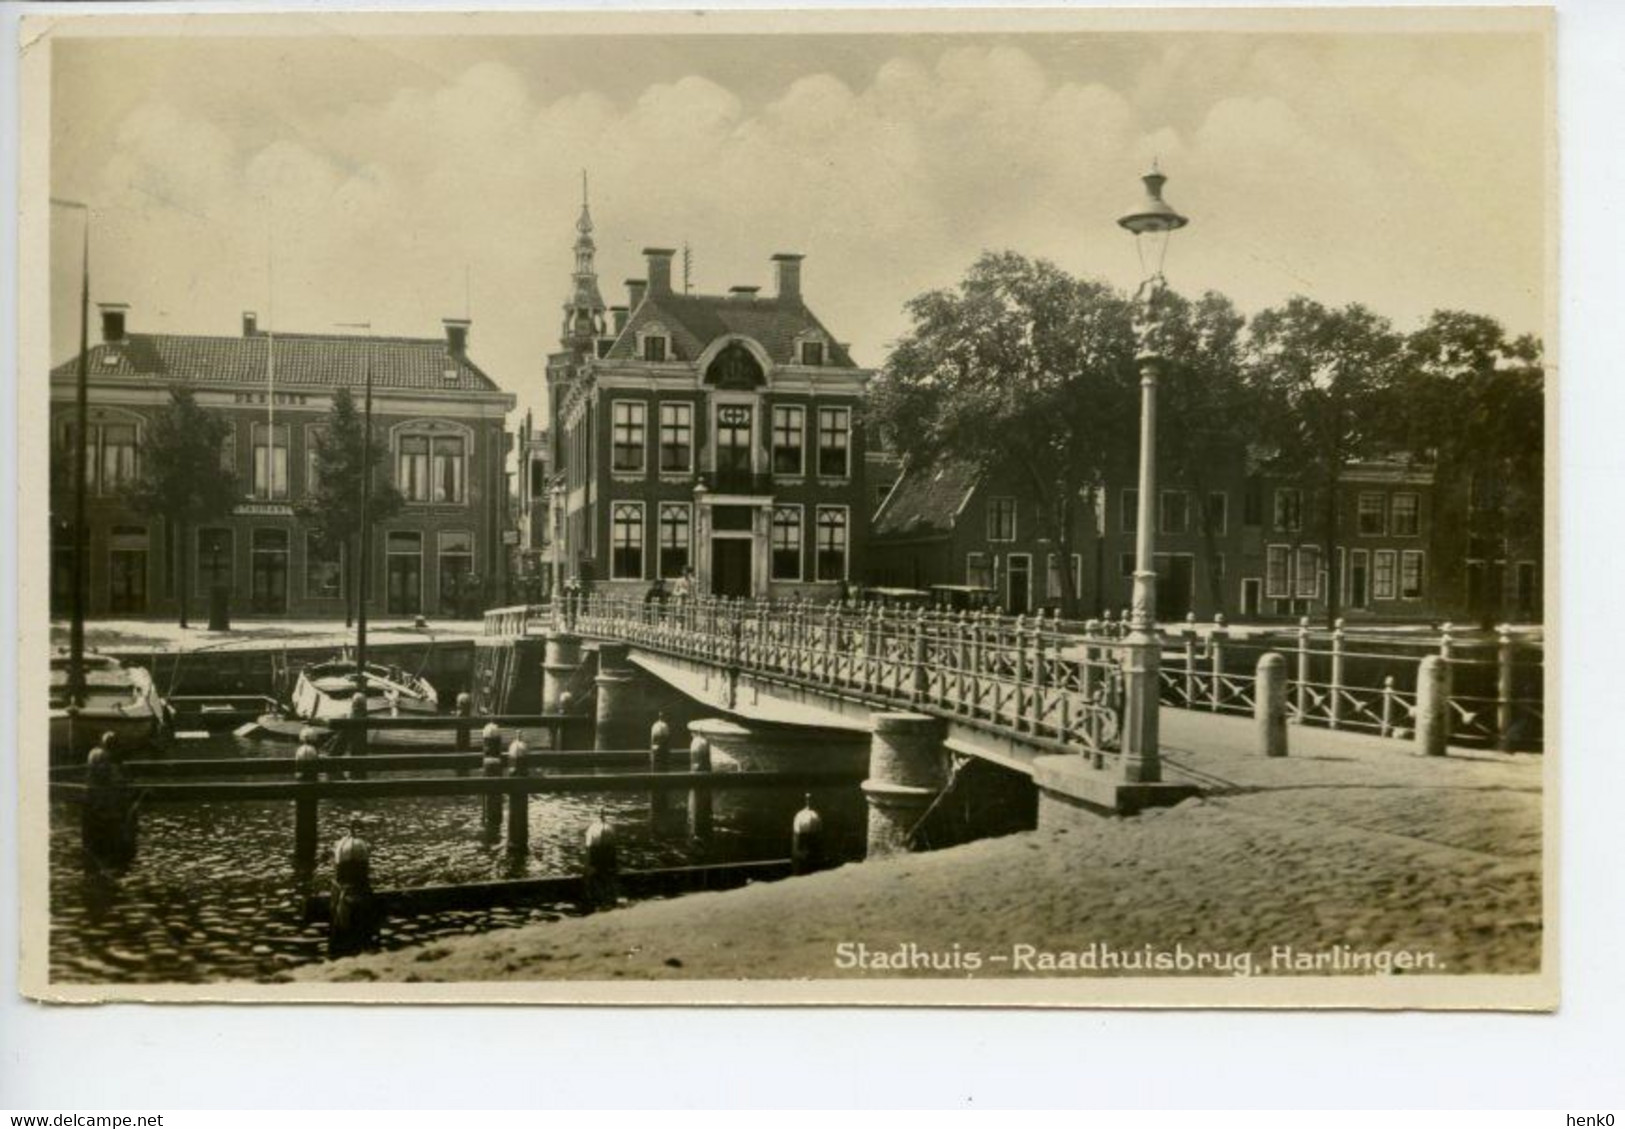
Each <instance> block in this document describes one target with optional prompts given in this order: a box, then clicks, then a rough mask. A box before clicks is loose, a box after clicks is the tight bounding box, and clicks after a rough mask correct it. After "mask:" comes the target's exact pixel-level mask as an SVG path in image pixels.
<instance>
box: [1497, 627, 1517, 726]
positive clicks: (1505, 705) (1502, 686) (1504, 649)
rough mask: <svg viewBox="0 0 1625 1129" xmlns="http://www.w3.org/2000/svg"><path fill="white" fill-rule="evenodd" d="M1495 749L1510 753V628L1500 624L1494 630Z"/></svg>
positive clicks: (1511, 723) (1511, 724)
mask: <svg viewBox="0 0 1625 1129" xmlns="http://www.w3.org/2000/svg"><path fill="white" fill-rule="evenodd" d="M1495 659H1496V662H1495V747H1496V748H1498V749H1500V750H1501V751H1502V752H1503V753H1510V752H1511V751H1512V745H1513V740H1512V726H1513V716H1514V714H1513V702H1512V628H1511V626H1510V625H1508V624H1505V623H1503V624H1501V626H1499V627H1497V628H1496V629H1495Z"/></svg>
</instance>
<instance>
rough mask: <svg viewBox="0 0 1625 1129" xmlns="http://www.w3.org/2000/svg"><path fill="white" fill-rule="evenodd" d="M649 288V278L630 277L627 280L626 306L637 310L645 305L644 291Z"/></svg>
mask: <svg viewBox="0 0 1625 1129" xmlns="http://www.w3.org/2000/svg"><path fill="white" fill-rule="evenodd" d="M648 289H649V280H648V279H644V278H629V279H627V280H626V308H627V309H628V310H635V309H637V308H638V307H639V306H641V305H643V295H644V292H645V291H647V290H648Z"/></svg>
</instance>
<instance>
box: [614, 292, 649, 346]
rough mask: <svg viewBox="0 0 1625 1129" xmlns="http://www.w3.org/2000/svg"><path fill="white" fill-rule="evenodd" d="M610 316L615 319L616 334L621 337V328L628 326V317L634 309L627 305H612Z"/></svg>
mask: <svg viewBox="0 0 1625 1129" xmlns="http://www.w3.org/2000/svg"><path fill="white" fill-rule="evenodd" d="M640 285H641V284H640ZM609 316H610V317H611V318H613V319H614V321H613V323H612V324H613V325H614V326H615V336H616V337H619V336H620V335H621V330H623V329H625V328H626V319H627V318H629V317H631V316H632V311H631V310H629V309H627V308H626V307H625V306H611V307H610V308H609Z"/></svg>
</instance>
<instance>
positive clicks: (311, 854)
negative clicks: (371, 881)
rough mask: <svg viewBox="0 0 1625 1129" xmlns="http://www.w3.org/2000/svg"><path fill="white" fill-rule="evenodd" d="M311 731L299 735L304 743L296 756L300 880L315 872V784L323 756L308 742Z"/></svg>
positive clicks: (296, 863)
mask: <svg viewBox="0 0 1625 1129" xmlns="http://www.w3.org/2000/svg"><path fill="white" fill-rule="evenodd" d="M309 732H310V730H308V729H307V730H305V731H304V732H301V733H300V734H299V739H300V740H301V741H302V742H304V743H303V744H301V745H300V746H299V748H298V749H296V750H295V751H294V754H293V778H294V780H296V781H298V783H299V784H300V789H299V795H298V797H297V798H295V800H294V801H293V868H294V871H295V873H296V874H298V875H300V876H301V877H308V876H309V875H311V874H313V873H315V871H316V781H317V778H318V777H319V776H320V775H321V754H320V753H318V752H317V751H316V746H315V745H313V744H311V743H310V742H309V741H306V740H305V734H306V733H309Z"/></svg>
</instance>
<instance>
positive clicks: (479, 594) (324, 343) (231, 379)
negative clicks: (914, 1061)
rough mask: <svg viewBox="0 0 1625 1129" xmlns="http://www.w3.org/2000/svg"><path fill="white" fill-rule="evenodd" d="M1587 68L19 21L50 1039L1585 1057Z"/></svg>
mask: <svg viewBox="0 0 1625 1129" xmlns="http://www.w3.org/2000/svg"><path fill="white" fill-rule="evenodd" d="M1552 39H1553V21H1552V17H1551V14H1550V13H1549V12H1548V11H1546V10H1542V9H1528V8H1525V9H1473V8H1451V9H1425V8H1424V9H1404V10H1401V9H1366V10H1360V9H1352V10H1349V9H1345V10H1307V9H1306V10H1302V11H1290V10H1277V9H1271V10H1268V11H1265V10H1257V11H1250V10H1224V11H1217V10H1215V11H1206V12H1204V11H1198V10H1179V11H1175V10H1166V11H1158V10H1146V11H1137V10H1131V9H1118V10H1094V11H1074V10H1044V11H1039V10H1002V11H991V10H971V9H965V10H941V11H907V12H904V11H891V12H884V11H872V12H858V11H840V12H834V11H810V10H796V11H785V12H752V13H747V12H689V13H648V12H645V13H629V12H619V13H606V12H592V13H589V12H515V11H506V12H502V13H474V12H469V13H417V14H399V13H396V14H384V13H368V12H348V13H331V12H321V13H316V12H307V13H302V14H292V13H290V14H259V15H231V14H219V13H208V14H204V13H192V14H186V13H174V12H171V13H167V14H149V13H143V12H141V11H139V10H137V8H135V7H133V6H132V7H131V8H129V9H127V10H122V11H109V12H101V13H98V14H86V15H80V14H66V15H50V16H41V17H33V18H28V19H25V21H24V24H23V34H22V37H21V50H22V58H21V62H20V69H21V72H22V77H23V81H24V87H23V98H22V110H23V119H24V124H23V132H22V138H21V155H22V163H21V170H20V181H19V183H20V188H21V207H22V230H21V234H22V239H21V246H22V256H23V257H22V270H21V278H22V279H23V280H24V281H23V286H22V293H21V303H22V305H21V326H22V330H23V338H22V342H21V346H20V348H21V352H20V358H19V364H20V368H19V372H20V376H21V378H20V379H19V381H18V393H17V394H18V397H19V418H20V419H21V420H22V421H23V424H22V426H21V428H20V432H19V434H18V436H17V443H18V451H19V454H20V462H19V465H20V468H21V470H20V473H21V483H22V485H21V489H22V503H23V505H22V511H21V512H22V523H23V524H22V529H21V531H20V536H19V538H18V541H19V545H20V548H19V552H20V553H21V555H22V570H21V572H22V580H23V587H22V597H21V607H22V609H23V612H24V622H23V624H22V631H23V642H22V650H21V652H20V664H19V666H20V671H21V676H20V678H21V683H20V694H21V696H20V702H21V708H22V719H21V726H22V727H21V731H20V732H19V734H18V745H19V747H20V749H21V754H20V757H19V762H20V763H19V767H18V771H19V790H18V795H19V803H20V805H21V808H20V811H21V817H22V818H21V822H22V826H23V835H22V846H23V851H24V856H23V859H22V865H23V924H24V934H23V946H22V953H23V962H24V968H23V985H24V988H25V991H26V992H27V993H28V994H30V995H32V996H35V997H38V998H42V999H46V1000H53V1001H100V1000H129V999H141V1000H244V1001H272V1002H277V1001H281V1002H291V1001H321V1000H326V1001H350V1000H354V1001H380V1002H381V1001H414V1002H427V1001H433V1002H450V1003H454V1002H475V1001H482V1002H493V1001H496V1002H564V1001H568V1002H577V1003H602V1004H624V1003H717V1004H721V1003H875V1004H905V1005H978V1004H980V1005H986V1004H998V1005H1022V1006H1089V1005H1096V1006H1156V1007H1195V1006H1245V1007H1305V1006H1345V1007H1375V1008H1402V1007H1405V1008H1411V1007H1420V1008H1464V1009H1492V1008H1494V1009H1549V1008H1553V1007H1555V1006H1556V1004H1557V1001H1558V969H1557V964H1556V955H1557V945H1556V936H1557V929H1558V915H1557V889H1556V885H1557V884H1556V880H1555V876H1556V873H1557V871H1556V869H1555V867H1556V859H1555V848H1556V843H1557V841H1558V835H1557V828H1558V824H1557V813H1558V807H1557V796H1556V794H1555V785H1556V780H1557V776H1556V773H1555V771H1554V766H1555V763H1556V761H1557V758H1558V757H1559V756H1561V755H1562V750H1561V747H1560V743H1559V733H1560V731H1559V727H1558V719H1557V717H1556V715H1555V714H1554V713H1553V712H1552V711H1551V700H1552V698H1553V695H1552V694H1551V693H1550V691H1551V687H1552V685H1553V679H1554V675H1555V672H1554V670H1553V661H1552V655H1553V653H1554V652H1553V651H1550V650H1549V648H1550V647H1551V645H1552V644H1553V641H1554V638H1555V635H1554V632H1555V630H1556V626H1557V625H1556V624H1555V622H1554V621H1553V618H1552V617H1553V612H1554V609H1555V608H1556V606H1557V601H1556V596H1557V592H1558V583H1559V581H1558V571H1557V567H1556V564H1557V536H1556V516H1557V514H1556V511H1557V507H1556V505H1555V501H1554V499H1555V497H1556V494H1555V483H1554V481H1553V475H1552V472H1551V470H1550V469H1549V468H1550V467H1551V466H1555V463H1554V462H1553V461H1552V460H1551V459H1549V458H1548V456H1555V453H1556V449H1557V447H1556V444H1557V436H1556V433H1555V421H1556V418H1557V416H1556V411H1555V404H1556V388H1555V359H1556V353H1557V342H1556V340H1555V337H1554V332H1553V331H1554V326H1555V317H1554V315H1553V310H1554V308H1555V293H1554V281H1553V279H1554V274H1553V265H1554V263H1555V261H1556V243H1555V232H1556V217H1555V200H1556V177H1555V168H1556V164H1555V152H1556V134H1555V127H1554V122H1555V117H1554V110H1553V98H1552V84H1553V65H1554V64H1553V51H1552Z"/></svg>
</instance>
